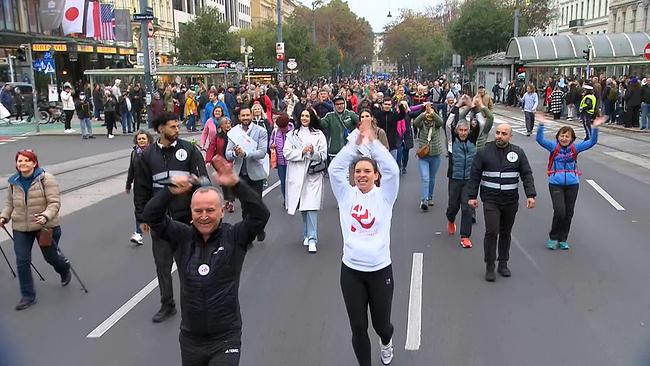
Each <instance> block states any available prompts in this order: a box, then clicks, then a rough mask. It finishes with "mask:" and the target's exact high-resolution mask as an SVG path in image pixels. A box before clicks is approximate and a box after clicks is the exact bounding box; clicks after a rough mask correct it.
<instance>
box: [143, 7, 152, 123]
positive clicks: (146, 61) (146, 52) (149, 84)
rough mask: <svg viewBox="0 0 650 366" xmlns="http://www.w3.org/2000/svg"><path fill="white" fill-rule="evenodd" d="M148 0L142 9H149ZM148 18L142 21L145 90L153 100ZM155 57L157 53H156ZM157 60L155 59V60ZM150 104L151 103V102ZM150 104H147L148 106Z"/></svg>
mask: <svg viewBox="0 0 650 366" xmlns="http://www.w3.org/2000/svg"><path fill="white" fill-rule="evenodd" d="M147 6H148V5H147V0H140V11H141V12H144V11H145V10H146V9H147ZM148 23H149V20H148V19H143V20H142V21H140V42H142V56H143V63H144V90H145V93H147V98H146V101H151V99H152V94H153V91H154V85H153V81H152V79H151V65H150V60H149V34H148V26H147V25H148ZM154 57H155V53H154ZM153 61H154V62H155V59H154V60H153ZM149 104H150V103H149ZM148 107H149V106H147V108H148ZM147 126H149V127H150V126H151V113H149V109H147Z"/></svg>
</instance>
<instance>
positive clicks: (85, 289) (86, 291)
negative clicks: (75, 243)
mask: <svg viewBox="0 0 650 366" xmlns="http://www.w3.org/2000/svg"><path fill="white" fill-rule="evenodd" d="M59 253H61V255H62V256H64V257H65V262H66V263H67V264H68V265H69V266H70V270H71V271H72V274H73V275H74V277H75V278H76V279H77V281H79V284H80V285H81V289H82V290H83V291H84V292H85V293H88V289H87V288H86V286H85V285H84V283H83V282H81V279H80V278H79V275H78V274H77V271H75V270H74V267H72V264H70V260H69V259H68V257H66V256H65V254H63V252H62V251H61V248H59Z"/></svg>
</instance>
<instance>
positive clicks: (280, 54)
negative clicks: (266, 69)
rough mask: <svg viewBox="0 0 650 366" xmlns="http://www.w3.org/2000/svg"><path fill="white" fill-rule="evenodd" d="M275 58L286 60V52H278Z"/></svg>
mask: <svg viewBox="0 0 650 366" xmlns="http://www.w3.org/2000/svg"><path fill="white" fill-rule="evenodd" d="M275 59H276V60H277V61H284V53H278V54H277V55H276V56H275Z"/></svg>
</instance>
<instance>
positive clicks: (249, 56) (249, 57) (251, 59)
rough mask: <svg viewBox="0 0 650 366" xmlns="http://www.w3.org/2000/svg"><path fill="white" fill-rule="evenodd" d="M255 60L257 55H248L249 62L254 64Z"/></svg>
mask: <svg viewBox="0 0 650 366" xmlns="http://www.w3.org/2000/svg"><path fill="white" fill-rule="evenodd" d="M254 62H255V57H253V55H248V64H249V65H252V64H253V63H254Z"/></svg>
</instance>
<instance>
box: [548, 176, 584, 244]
mask: <svg viewBox="0 0 650 366" xmlns="http://www.w3.org/2000/svg"><path fill="white" fill-rule="evenodd" d="M578 187H579V185H578V184H573V185H570V186H559V185H555V184H549V185H548V190H549V192H550V193H551V201H552V202H553V223H552V224H551V231H550V232H549V233H548V237H549V239H551V240H557V241H567V238H568V237H569V230H570V229H571V219H573V211H574V208H575V206H576V199H577V198H578Z"/></svg>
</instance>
